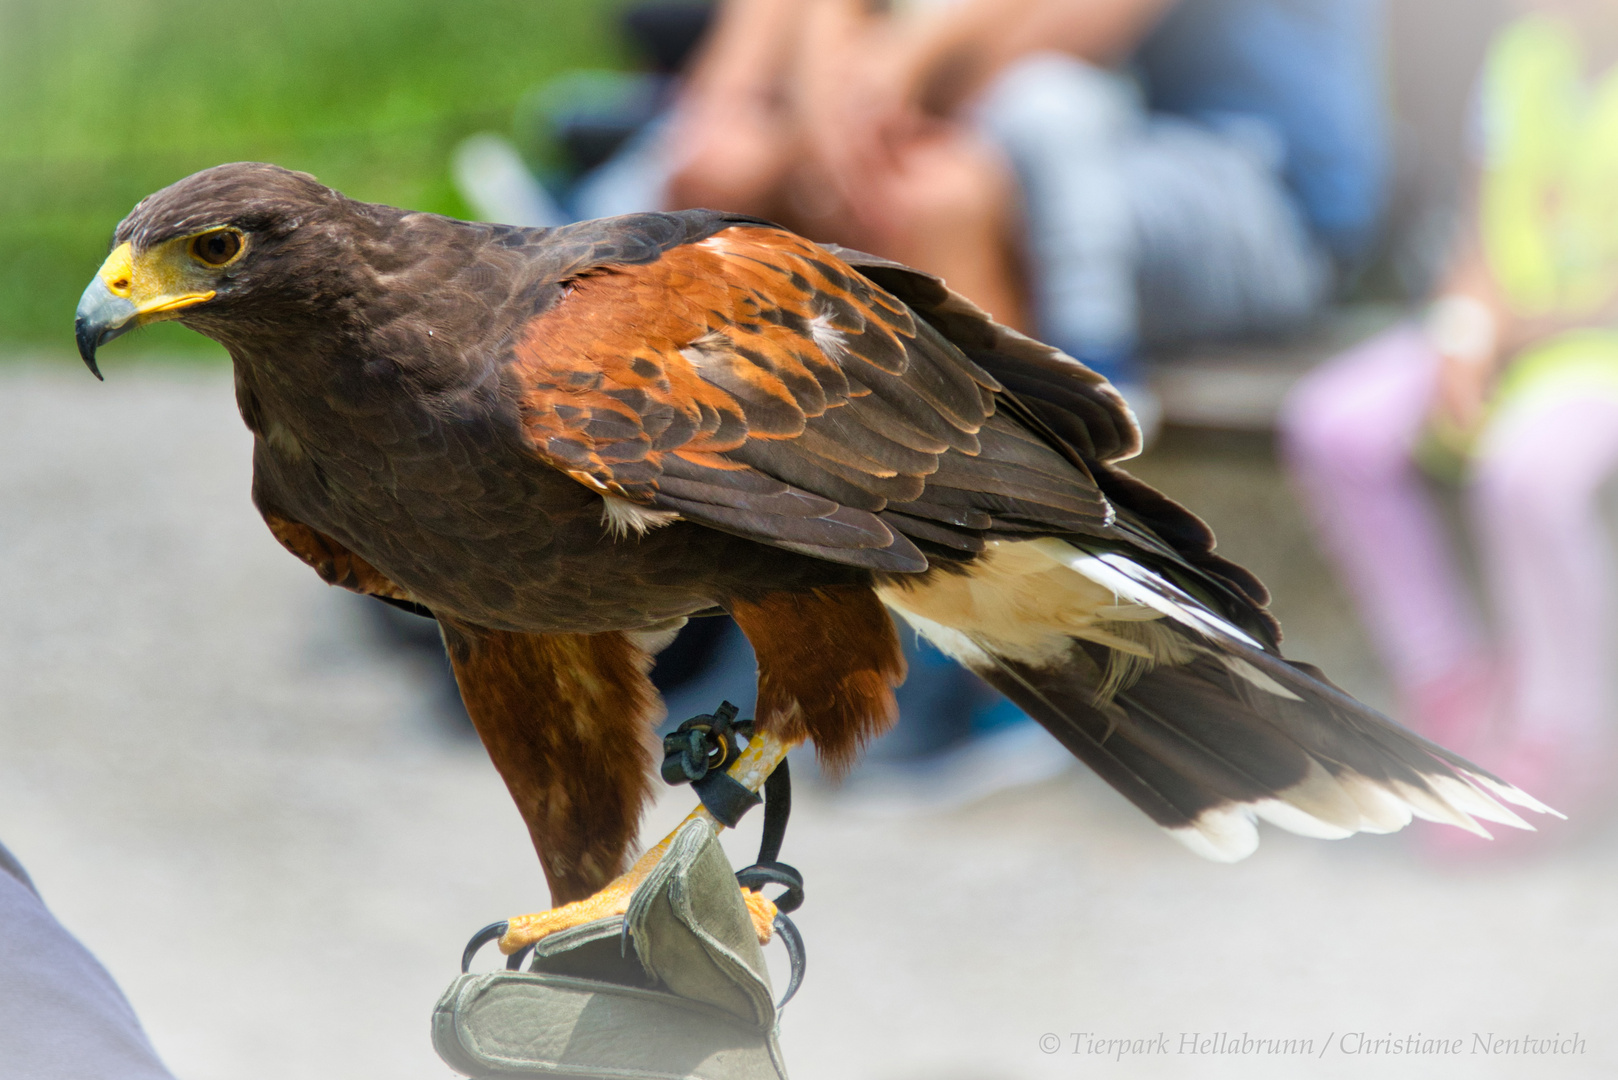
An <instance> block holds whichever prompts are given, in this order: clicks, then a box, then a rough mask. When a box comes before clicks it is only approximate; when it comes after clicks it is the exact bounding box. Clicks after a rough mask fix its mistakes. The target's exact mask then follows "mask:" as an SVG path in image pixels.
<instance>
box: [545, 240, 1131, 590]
mask: <svg viewBox="0 0 1618 1080" xmlns="http://www.w3.org/2000/svg"><path fill="white" fill-rule="evenodd" d="M619 227H622V226H619ZM977 322H978V323H979V324H981V326H983V327H991V326H993V324H992V323H989V322H988V321H987V320H986V319H984V318H983V317H982V316H981V315H979V316H978V319H977ZM995 329H997V330H998V329H999V328H995ZM1007 333H1009V332H1007ZM1024 340H1026V339H1024ZM1029 344H1033V343H1029ZM1048 351H1049V350H1047V352H1048ZM1052 355H1053V356H1054V355H1057V354H1054V353H1052ZM516 357H517V359H516V363H515V365H514V371H515V372H516V373H517V375H518V378H519V379H520V381H521V394H522V404H523V411H524V423H525V425H526V428H527V431H528V433H529V435H530V437H531V439H532V442H533V445H534V447H535V449H536V450H537V451H538V452H539V454H540V455H541V456H542V457H543V458H544V459H545V460H546V461H548V462H549V463H551V464H552V465H554V466H555V467H556V468H558V469H561V470H562V471H564V472H566V473H567V474H568V475H570V476H572V477H574V478H575V479H577V480H578V481H579V482H580V483H582V484H585V485H587V486H589V487H591V488H593V489H595V490H597V491H600V492H602V493H603V494H610V495H614V496H618V497H621V498H623V499H627V500H629V501H631V502H633V503H637V504H640V505H641V506H644V507H647V508H650V509H653V510H665V511H673V512H676V513H678V514H679V515H680V516H681V517H684V518H686V519H688V520H691V521H695V522H700V523H702V524H705V525H709V526H712V527H714V528H718V529H723V530H726V531H729V532H733V533H739V534H741V535H744V536H748V537H751V538H754V539H758V540H760V541H763V542H766V543H771V544H775V545H778V546H781V547H785V548H789V549H791V550H795V551H802V552H806V553H809V554H813V555H816V556H819V557H821V558H826V559H830V560H833V561H837V562H845V563H851V564H855V565H861V566H867V567H870V568H872V569H880V570H892V571H917V570H921V569H924V568H925V567H926V565H927V563H926V560H925V559H924V557H923V555H922V553H921V551H919V550H918V549H917V546H916V542H918V541H919V542H921V543H923V544H925V545H929V546H942V547H943V548H945V549H954V550H958V551H961V552H963V553H965V552H970V551H975V550H978V549H980V548H981V546H982V543H983V539H984V537H985V536H992V535H993V534H994V533H996V532H998V531H1010V532H1017V533H1020V534H1026V532H1027V531H1029V530H1034V531H1046V532H1049V531H1092V530H1095V529H1100V528H1105V527H1106V526H1107V525H1108V524H1109V523H1110V521H1111V520H1112V510H1111V508H1110V507H1109V505H1108V503H1107V500H1106V499H1105V498H1104V497H1103V495H1102V493H1101V491H1100V489H1099V488H1098V487H1097V485H1096V483H1095V481H1094V480H1093V479H1092V478H1091V477H1090V476H1089V475H1088V472H1087V470H1086V469H1085V468H1084V466H1083V465H1082V464H1081V463H1080V462H1079V460H1078V459H1077V458H1076V457H1074V456H1072V455H1069V454H1064V453H1063V452H1062V450H1060V449H1058V448H1056V447H1054V446H1052V445H1051V444H1050V443H1049V442H1048V441H1047V440H1045V439H1042V438H1041V437H1039V436H1038V435H1036V434H1035V433H1033V432H1031V431H1030V430H1028V428H1027V427H1026V426H1025V425H1024V424H1022V423H1019V422H1017V420H1016V419H1015V418H1014V417H1011V416H1006V415H997V399H999V398H1000V397H1002V393H1001V392H1002V390H1003V387H1002V384H1001V382H1000V381H999V380H998V379H997V378H996V377H995V376H994V375H992V374H991V373H990V372H989V371H987V370H985V368H984V367H983V366H982V365H980V364H978V363H976V362H974V361H973V360H972V359H970V358H969V357H968V356H967V355H966V354H965V353H964V352H963V351H962V350H961V349H960V348H959V347H957V346H956V345H955V344H952V343H951V342H950V341H949V340H948V339H946V338H945V336H944V335H943V334H942V333H940V332H939V330H938V329H937V328H936V327H935V326H933V325H932V324H931V323H929V322H928V321H926V320H925V319H922V318H918V317H917V314H916V313H915V312H914V311H912V310H911V308H910V307H909V306H908V305H906V304H905V303H903V302H901V301H900V300H898V299H897V298H895V297H894V296H893V295H891V294H890V293H888V292H886V291H884V290H883V289H881V288H879V287H877V286H876V285H875V284H874V283H873V282H871V281H870V280H869V279H867V278H866V277H864V276H863V275H862V274H860V273H859V272H858V271H856V270H855V269H854V268H853V267H852V266H850V265H849V263H848V262H846V261H845V260H844V259H843V258H840V257H839V256H838V255H837V254H834V253H833V252H831V251H829V250H827V249H825V248H822V247H819V246H817V245H814V244H812V243H810V242H808V241H806V240H803V239H802V238H800V237H797V236H795V235H793V234H791V233H788V232H785V231H782V230H780V229H776V228H773V227H769V226H765V225H761V224H754V223H751V222H744V223H738V224H734V225H730V226H729V227H726V228H722V229H720V230H718V231H716V232H714V233H713V234H712V235H708V236H706V237H704V238H702V239H699V240H696V241H694V242H688V243H684V244H680V245H677V246H673V247H670V248H668V249H667V250H664V251H662V252H661V254H660V255H659V256H658V257H657V258H655V259H653V260H650V261H646V262H638V263H610V262H609V263H604V264H599V265H594V266H590V267H587V268H583V269H581V270H580V271H579V272H577V273H576V274H574V275H573V276H572V277H571V278H570V279H569V280H568V281H567V282H566V283H565V284H564V286H563V289H562V294H561V297H560V299H559V300H558V301H557V302H556V303H555V304H554V305H553V306H552V307H550V309H549V310H547V311H545V312H544V313H543V314H541V315H539V316H537V317H535V318H533V319H532V320H531V321H529V322H528V324H527V325H526V327H525V328H524V333H523V337H522V340H521V342H520V343H519V344H518V346H517V349H516ZM1056 362H1059V363H1060V364H1061V365H1062V366H1063V367H1064V369H1065V370H1064V374H1065V376H1066V377H1067V379H1068V380H1070V381H1071V383H1072V384H1073V389H1072V390H1071V391H1069V392H1070V393H1072V394H1073V395H1074V396H1075V397H1078V396H1080V395H1084V394H1087V395H1088V396H1087V397H1084V398H1083V400H1084V402H1085V405H1086V407H1087V409H1088V410H1089V412H1090V413H1091V414H1092V417H1093V422H1094V423H1093V426H1094V427H1095V428H1097V429H1099V431H1100V437H1099V438H1097V436H1096V435H1095V434H1094V433H1093V432H1092V431H1091V430H1090V429H1089V427H1079V428H1077V429H1076V431H1075V432H1073V433H1072V434H1076V435H1077V436H1078V440H1082V442H1081V445H1082V448H1083V450H1085V451H1088V452H1089V453H1090V454H1094V455H1096V456H1111V455H1115V454H1117V453H1120V452H1123V451H1125V450H1127V449H1129V448H1131V447H1132V446H1133V443H1132V441H1131V440H1132V439H1133V430H1132V426H1131V424H1130V422H1129V420H1128V418H1127V414H1126V413H1125V412H1124V410H1123V409H1122V407H1121V405H1120V403H1119V402H1118V400H1117V399H1116V397H1115V396H1114V395H1113V394H1112V392H1111V390H1110V388H1107V387H1106V386H1105V384H1104V383H1103V382H1102V380H1101V379H1100V377H1099V376H1096V375H1094V374H1093V373H1091V372H1089V371H1088V370H1087V369H1085V368H1083V367H1081V366H1080V365H1078V364H1077V363H1075V362H1073V361H1071V360H1066V359H1065V358H1064V359H1061V360H1059V361H1056Z"/></svg>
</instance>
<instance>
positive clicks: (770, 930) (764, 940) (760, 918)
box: [742, 886, 776, 945]
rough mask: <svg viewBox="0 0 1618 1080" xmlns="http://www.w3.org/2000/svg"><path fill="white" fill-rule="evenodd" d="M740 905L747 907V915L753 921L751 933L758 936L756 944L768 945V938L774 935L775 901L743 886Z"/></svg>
mask: <svg viewBox="0 0 1618 1080" xmlns="http://www.w3.org/2000/svg"><path fill="white" fill-rule="evenodd" d="M742 903H744V904H746V905H747V915H748V917H749V918H751V919H752V920H753V932H754V933H756V934H758V943H759V944H760V945H768V944H769V943H770V938H771V937H773V936H774V935H775V915H776V908H775V901H773V900H771V899H770V898H769V897H767V896H765V895H764V894H763V893H762V892H754V891H753V890H752V889H749V888H747V887H746V886H743V887H742Z"/></svg>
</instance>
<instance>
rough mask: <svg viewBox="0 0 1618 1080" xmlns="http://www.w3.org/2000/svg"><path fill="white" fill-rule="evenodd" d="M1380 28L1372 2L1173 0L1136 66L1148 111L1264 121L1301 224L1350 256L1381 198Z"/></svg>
mask: <svg viewBox="0 0 1618 1080" xmlns="http://www.w3.org/2000/svg"><path fill="white" fill-rule="evenodd" d="M1381 28H1382V5H1381V3H1380V2H1379V0H1182V2H1181V3H1180V4H1178V5H1177V6H1176V7H1175V8H1173V10H1171V11H1170V13H1169V14H1168V16H1167V17H1166V18H1165V19H1164V20H1163V22H1162V24H1161V25H1160V26H1159V27H1158V28H1157V29H1156V30H1155V31H1154V32H1153V33H1152V34H1151V36H1150V37H1149V38H1148V39H1147V40H1146V41H1145V42H1144V43H1143V44H1142V46H1141V48H1140V49H1139V50H1138V51H1137V53H1136V55H1135V66H1136V67H1137V69H1138V70H1139V72H1140V75H1141V77H1142V82H1143V84H1144V86H1145V91H1146V96H1147V102H1148V105H1149V106H1150V108H1151V109H1152V110H1153V111H1156V112H1166V113H1173V114H1177V115H1180V116H1184V117H1186V118H1188V119H1192V120H1196V121H1198V122H1200V123H1203V124H1208V125H1210V126H1213V127H1221V126H1226V125H1229V124H1230V123H1231V122H1232V121H1233V120H1234V121H1238V122H1240V121H1247V122H1251V121H1254V120H1257V121H1262V122H1263V123H1264V124H1265V125H1267V126H1268V127H1269V128H1270V129H1271V130H1272V131H1273V132H1274V134H1275V135H1276V137H1277V141H1278V143H1279V149H1280V152H1281V154H1282V161H1281V174H1282V177H1283V178H1284V179H1285V181H1286V183H1287V186H1288V187H1289V188H1290V189H1291V191H1292V192H1293V194H1294V196H1295V197H1296V198H1297V200H1298V204H1299V206H1300V207H1301V209H1302V210H1303V213H1304V217H1305V218H1306V220H1307V221H1308V223H1309V225H1310V226H1311V228H1312V229H1313V230H1314V232H1315V233H1316V234H1317V235H1318V236H1319V238H1320V239H1321V241H1322V242H1323V243H1324V244H1325V245H1326V246H1327V247H1328V248H1329V249H1330V250H1331V251H1332V253H1333V254H1334V255H1336V256H1338V257H1339V258H1344V259H1352V258H1354V257H1355V256H1357V255H1359V254H1361V253H1363V252H1364V250H1365V249H1366V248H1367V247H1368V246H1369V245H1370V243H1371V242H1372V240H1374V239H1375V232H1376V225H1377V221H1378V218H1379V217H1380V215H1381V212H1382V207H1383V202H1384V200H1385V198H1386V185H1387V177H1388V152H1387V132H1386V130H1385V122H1384V101H1383V84H1382V80H1383V64H1382V59H1383V58H1382V34H1381Z"/></svg>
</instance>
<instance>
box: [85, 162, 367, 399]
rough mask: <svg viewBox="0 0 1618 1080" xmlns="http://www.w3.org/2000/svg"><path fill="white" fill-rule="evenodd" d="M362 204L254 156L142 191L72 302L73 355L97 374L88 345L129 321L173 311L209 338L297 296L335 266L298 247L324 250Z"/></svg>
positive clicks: (315, 288)
mask: <svg viewBox="0 0 1618 1080" xmlns="http://www.w3.org/2000/svg"><path fill="white" fill-rule="evenodd" d="M363 205H364V204H359V203H354V202H352V201H351V200H349V199H347V198H345V197H343V196H342V195H340V194H338V193H337V192H335V191H333V190H332V189H330V188H328V187H326V186H324V185H323V184H320V183H318V182H317V181H316V180H315V179H314V177H312V176H309V175H307V174H305V173H297V172H291V171H289V170H287V169H283V168H280V167H278V166H275V165H262V164H257V163H239V164H235V165H220V166H218V167H216V168H212V169H208V170H205V171H204V172H199V173H196V174H195V175H192V176H188V177H186V178H185V179H184V180H181V181H179V182H178V183H175V184H171V185H169V186H168V187H166V188H164V189H163V190H162V191H159V192H157V193H155V194H153V195H149V196H147V197H146V198H145V199H142V200H141V202H140V204H139V205H138V206H136V207H135V209H134V210H132V211H131V212H130V214H129V216H128V217H126V218H125V219H124V220H123V222H122V223H120V224H119V226H118V230H117V232H116V233H115V234H114V235H113V250H112V254H110V255H108V256H107V261H106V262H105V263H103V264H102V266H101V270H100V271H99V272H98V273H97V274H96V277H95V280H94V281H92V282H90V286H89V288H87V289H85V290H84V296H83V298H82V299H80V301H79V308H78V312H77V317H76V319H75V321H74V331H75V333H76V336H77V337H78V342H79V355H81V356H83V357H84V362H85V363H86V364H87V365H89V368H90V370H91V371H92V372H94V373H95V375H96V377H97V378H100V377H101V373H100V371H98V370H97V369H96V361H95V354H96V349H97V348H98V347H99V346H100V345H102V344H103V343H105V342H108V341H111V340H112V339H113V338H115V337H117V336H118V335H120V334H123V333H125V332H127V331H129V330H133V329H135V328H136V327H138V326H145V325H147V324H148V323H154V322H161V321H163V320H165V319H183V320H185V322H186V323H187V324H189V325H192V326H194V327H195V328H196V329H198V330H202V331H203V332H205V333H209V335H210V336H212V337H219V336H220V335H221V333H222V332H226V331H227V327H228V326H229V325H230V324H231V323H232V322H240V321H242V316H243V315H245V314H248V308H249V307H250V308H251V314H253V315H256V316H259V318H258V319H253V320H251V321H253V322H259V321H260V320H261V319H262V318H263V317H265V316H270V315H272V314H275V311H274V309H275V307H276V306H277V301H280V302H281V303H283V304H296V303H300V302H307V300H308V299H309V298H310V297H311V296H313V295H315V294H316V293H318V292H319V291H320V285H321V279H322V278H323V277H324V276H326V275H329V274H331V273H332V272H333V271H334V269H335V268H334V267H333V265H332V262H333V260H331V259H330V258H329V257H327V258H320V257H315V258H310V257H308V255H309V254H313V253H312V252H309V251H308V249H309V248H310V247H311V246H315V245H318V246H319V248H321V249H326V248H327V246H328V245H329V243H330V241H331V239H332V235H331V234H332V231H333V229H334V228H337V229H340V228H341V227H342V225H343V224H344V223H350V222H352V221H353V220H354V219H355V217H356V211H357V210H359V209H360V208H361V207H362V206H363ZM359 216H363V214H361V215H359ZM300 256H303V257H300Z"/></svg>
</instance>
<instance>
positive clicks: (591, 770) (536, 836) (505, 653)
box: [439, 618, 661, 904]
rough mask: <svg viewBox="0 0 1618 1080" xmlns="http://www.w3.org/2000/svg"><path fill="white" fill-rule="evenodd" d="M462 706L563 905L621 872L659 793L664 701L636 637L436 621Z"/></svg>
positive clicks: (556, 899) (553, 894) (554, 897)
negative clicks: (654, 793)
mask: <svg viewBox="0 0 1618 1080" xmlns="http://www.w3.org/2000/svg"><path fill="white" fill-rule="evenodd" d="M439 621H440V623H441V625H442V626H443V628H444V643H445V645H446V646H447V647H448V650H449V655H450V661H451V663H452V664H453V665H454V667H455V678H456V680H457V681H458V682H459V683H460V686H461V698H462V700H463V701H465V702H466V711H467V713H468V714H469V715H470V716H471V718H472V723H473V725H474V726H475V727H476V728H477V732H478V737H479V738H480V739H482V740H483V745H484V747H485V749H487V750H488V752H489V758H490V759H491V760H492V761H493V762H494V767H495V768H496V769H498V770H499V772H500V775H501V777H502V778H503V779H504V780H505V782H506V787H507V788H508V789H509V790H510V792H511V797H512V799H513V800H514V801H515V802H516V803H517V809H518V810H519V811H520V812H521V814H522V817H523V821H524V822H526V823H527V825H528V833H529V836H530V837H531V838H532V839H533V842H534V848H535V850H537V851H538V853H539V861H540V865H542V866H543V867H544V868H545V878H546V880H547V881H548V882H549V883H550V887H551V899H552V901H553V902H555V903H558V904H565V903H567V902H569V901H572V900H580V899H583V898H584V897H587V896H589V895H590V894H591V893H594V892H596V891H597V890H598V889H600V888H602V887H603V886H604V885H606V884H607V883H608V882H609V881H612V880H613V878H615V877H617V876H618V875H619V874H621V873H622V872H623V870H624V867H625V864H626V862H627V856H628V853H629V849H630V845H631V844H633V843H634V841H635V836H636V833H637V832H638V831H639V828H640V818H641V811H642V810H643V809H644V808H645V806H646V802H647V800H648V799H649V798H650V797H651V793H652V777H653V776H654V775H655V769H656V764H655V763H656V761H657V760H659V757H660V751H659V749H658V748H657V745H656V743H657V739H656V734H655V731H656V726H657V721H658V719H659V717H660V713H661V706H660V704H659V702H658V700H657V692H656V690H654V689H653V687H652V683H651V680H650V679H649V678H648V677H647V674H646V672H647V669H648V668H649V667H650V666H651V662H650V658H649V657H648V656H647V654H646V653H645V651H644V650H643V649H641V648H640V646H639V643H638V642H637V641H636V640H635V639H634V638H633V637H632V636H631V635H628V634H622V633H603V634H545V635H540V634H516V633H510V632H508V631H504V630H489V629H486V628H483V627H473V626H465V625H460V624H457V623H455V622H453V621H452V620H448V619H443V618H441V619H440V620H439Z"/></svg>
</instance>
